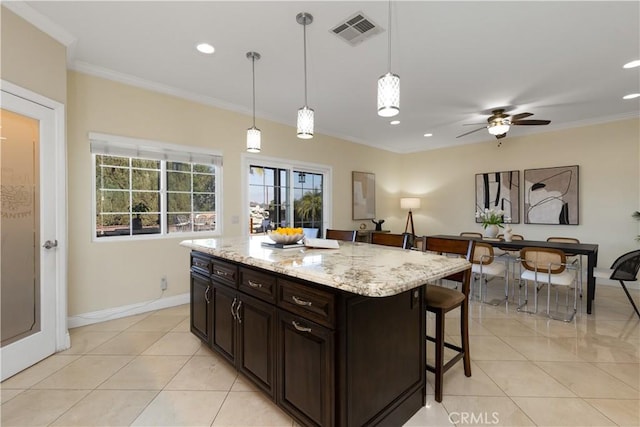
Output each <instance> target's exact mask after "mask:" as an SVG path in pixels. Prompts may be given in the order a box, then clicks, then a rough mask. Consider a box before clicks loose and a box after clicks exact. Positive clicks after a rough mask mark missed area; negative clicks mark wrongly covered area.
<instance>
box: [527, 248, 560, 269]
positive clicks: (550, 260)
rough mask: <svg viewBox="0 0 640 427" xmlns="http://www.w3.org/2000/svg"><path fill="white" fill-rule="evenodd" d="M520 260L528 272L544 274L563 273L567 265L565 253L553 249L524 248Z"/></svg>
mask: <svg viewBox="0 0 640 427" xmlns="http://www.w3.org/2000/svg"><path fill="white" fill-rule="evenodd" d="M520 259H521V261H522V266H523V267H524V268H525V269H526V270H529V271H536V272H538V273H544V274H559V273H562V272H563V271H564V270H565V268H566V264H567V257H566V255H565V254H564V252H562V251H561V250H560V249H552V248H533V247H529V248H522V249H521V250H520Z"/></svg>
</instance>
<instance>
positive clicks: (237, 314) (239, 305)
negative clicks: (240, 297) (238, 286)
mask: <svg viewBox="0 0 640 427" xmlns="http://www.w3.org/2000/svg"><path fill="white" fill-rule="evenodd" d="M240 307H242V301H238V306H237V307H236V319H238V323H242V318H241V317H240Z"/></svg>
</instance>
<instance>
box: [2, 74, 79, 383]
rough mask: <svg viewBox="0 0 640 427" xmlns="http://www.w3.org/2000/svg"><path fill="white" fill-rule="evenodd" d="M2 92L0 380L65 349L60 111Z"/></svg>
mask: <svg viewBox="0 0 640 427" xmlns="http://www.w3.org/2000/svg"><path fill="white" fill-rule="evenodd" d="M7 86H11V85H9V84H6V83H5V82H3V88H2V93H1V96H2V98H1V101H2V108H1V110H0V119H1V124H0V126H2V127H1V129H0V136H1V139H0V142H1V151H0V174H1V180H0V183H1V192H0V194H1V196H2V197H1V204H0V212H1V215H0V233H1V235H2V239H1V244H0V254H1V257H0V263H1V269H0V276H1V277H0V288H1V289H0V291H1V293H2V299H1V314H0V316H1V327H0V340H1V343H0V360H1V368H2V369H1V375H2V377H1V379H2V380H4V379H6V378H8V377H10V376H12V375H14V374H15V373H17V372H19V371H21V370H23V369H25V368H27V367H29V366H31V365H33V364H35V363H37V362H38V361H40V360H42V359H44V358H45V357H47V356H49V355H51V354H53V353H54V352H55V351H56V350H57V349H61V348H65V347H66V346H67V345H68V334H67V333H66V323H65V322H64V319H65V318H66V303H65V302H60V299H61V297H63V298H65V299H66V292H65V291H64V290H65V288H66V286H65V284H64V283H61V282H62V281H64V279H65V277H66V275H65V274H61V273H65V272H66V270H65V267H64V261H65V258H66V257H65V253H64V251H63V250H62V248H61V246H60V244H61V243H62V242H65V237H64V233H66V228H65V227H66V226H64V225H62V226H61V224H65V222H66V218H64V216H65V213H64V212H65V211H64V208H63V209H61V208H60V205H61V204H62V205H64V203H66V197H65V191H64V183H65V179H64V178H63V177H64V176H65V171H64V170H62V171H61V173H62V178H61V176H60V175H59V174H60V171H58V168H59V163H60V161H62V162H64V160H60V159H61V156H60V154H61V153H60V145H62V147H64V140H63V139H62V141H61V136H62V135H63V134H62V133H61V132H60V127H61V126H62V124H61V122H60V116H61V113H60V110H61V108H62V107H61V106H60V104H57V103H54V104H57V105H58V106H59V108H58V109H57V110H56V109H55V108H50V107H48V106H45V105H42V104H40V103H37V102H33V101H31V100H29V99H26V98H29V95H30V94H31V93H30V92H27V91H26V90H22V89H20V88H17V87H14V88H13V90H11V89H6V87H7ZM17 94H20V95H23V96H18V95H17ZM25 94H26V95H25ZM52 103H53V101H52ZM62 154H63V156H62V159H64V150H63V153H62ZM61 184H62V189H61V188H60V185H61ZM60 194H62V200H59V196H60ZM61 216H62V217H63V218H61ZM61 269H62V271H61Z"/></svg>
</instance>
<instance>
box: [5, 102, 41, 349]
mask: <svg viewBox="0 0 640 427" xmlns="http://www.w3.org/2000/svg"><path fill="white" fill-rule="evenodd" d="M0 120H1V126H2V128H1V129H0V135H1V140H0V142H1V143H2V148H1V150H0V159H1V161H0V176H1V179H0V184H1V185H0V187H1V188H0V194H1V203H0V212H1V213H2V214H1V215H0V230H2V244H1V245H0V252H1V253H0V255H1V256H0V260H1V266H0V272H1V278H0V280H1V284H2V289H1V293H2V299H1V300H2V307H1V308H2V310H1V311H2V314H1V322H2V323H1V324H2V327H1V339H2V346H5V345H7V344H10V343H12V342H14V341H17V340H18V339H21V338H24V337H26V336H28V335H31V334H33V333H36V332H38V331H40V292H39V290H40V245H39V242H40V227H39V223H40V214H39V212H40V206H39V200H40V195H39V191H40V182H39V181H40V180H39V170H40V163H39V157H40V154H39V140H40V135H39V131H40V129H39V128H40V126H39V122H38V121H37V120H35V119H32V118H29V117H26V116H22V115H20V114H16V113H13V112H11V111H8V110H5V109H2V110H1V115H0Z"/></svg>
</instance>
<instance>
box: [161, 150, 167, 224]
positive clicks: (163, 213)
mask: <svg viewBox="0 0 640 427" xmlns="http://www.w3.org/2000/svg"><path fill="white" fill-rule="evenodd" d="M160 234H161V235H163V236H164V235H167V234H169V233H168V230H167V162H166V160H162V161H161V162H160Z"/></svg>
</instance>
